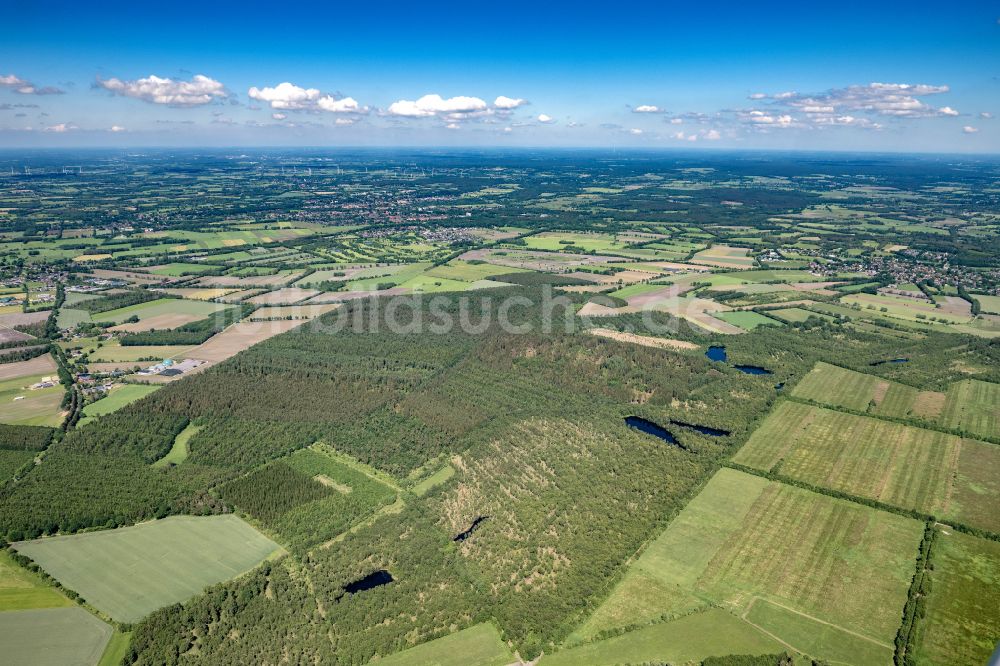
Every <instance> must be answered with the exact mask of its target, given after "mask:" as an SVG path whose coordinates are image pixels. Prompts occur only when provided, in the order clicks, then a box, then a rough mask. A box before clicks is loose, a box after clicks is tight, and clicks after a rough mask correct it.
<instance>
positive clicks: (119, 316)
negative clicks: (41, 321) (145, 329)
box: [91, 298, 232, 324]
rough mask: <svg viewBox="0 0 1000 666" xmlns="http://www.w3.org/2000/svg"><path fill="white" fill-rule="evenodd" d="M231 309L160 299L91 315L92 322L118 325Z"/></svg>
mask: <svg viewBox="0 0 1000 666" xmlns="http://www.w3.org/2000/svg"><path fill="white" fill-rule="evenodd" d="M230 307H232V306H231V305H224V304H221V303H209V302H206V301H194V300H187V299H183V298H160V299H157V300H155V301H147V302H145V303H139V304H138V305H130V306H128V307H124V308H118V309H117V310H109V311H107V312H98V313H96V314H93V315H91V318H92V319H93V320H94V321H102V322H104V321H110V322H112V323H115V324H120V323H122V322H123V321H125V320H126V319H130V318H132V317H138V318H139V321H142V320H143V319H149V318H150V317H155V316H157V315H165V314H192V315H198V316H201V317H207V316H209V315H210V314H212V313H214V312H218V311H220V310H225V309H226V308H230Z"/></svg>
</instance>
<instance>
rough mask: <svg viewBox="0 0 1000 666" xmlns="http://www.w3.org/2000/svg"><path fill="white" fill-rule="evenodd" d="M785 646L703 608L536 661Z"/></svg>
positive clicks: (674, 658) (654, 659)
mask: <svg viewBox="0 0 1000 666" xmlns="http://www.w3.org/2000/svg"><path fill="white" fill-rule="evenodd" d="M786 650H787V648H786V647H785V646H784V645H783V644H782V643H779V642H778V641H777V640H775V639H774V638H771V637H770V636H768V635H767V634H765V633H764V632H763V631H761V630H759V629H757V628H756V627H754V626H753V625H752V624H751V623H750V622H748V621H746V620H743V619H741V618H739V617H737V616H736V615H733V614H732V613H729V612H727V611H725V610H722V609H720V608H709V609H706V610H703V611H699V612H696V613H692V614H691V615H687V616H684V617H682V618H679V619H677V620H672V621H670V622H660V623H656V624H653V625H650V626H648V627H643V628H641V629H636V630H634V631H630V632H628V633H625V634H622V635H620V636H615V637H613V638H607V639H604V640H601V641H596V642H593V643H584V644H583V645H579V646H575V647H572V648H569V649H566V650H561V651H558V652H554V653H553V654H552V655H546V656H544V657H542V658H541V660H540V661H539V666H604V665H606V664H622V663H629V664H646V663H656V664H662V663H669V664H689V663H699V662H701V660H703V659H705V658H707V657H716V656H719V657H721V656H725V655H730V654H749V655H761V654H778V653H781V652H785V651H786Z"/></svg>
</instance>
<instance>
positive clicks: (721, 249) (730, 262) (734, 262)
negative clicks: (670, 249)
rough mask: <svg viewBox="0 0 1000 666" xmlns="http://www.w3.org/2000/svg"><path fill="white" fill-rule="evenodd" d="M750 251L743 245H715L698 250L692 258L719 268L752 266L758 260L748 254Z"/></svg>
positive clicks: (695, 261)
mask: <svg viewBox="0 0 1000 666" xmlns="http://www.w3.org/2000/svg"><path fill="white" fill-rule="evenodd" d="M749 253H750V251H749V250H748V249H746V248H742V247H731V246H728V245H713V246H712V247H710V248H708V249H705V250H701V251H700V252H696V253H695V255H694V257H692V258H691V263H693V264H702V265H706V266H717V267H719V268H737V269H739V268H752V267H753V266H754V265H755V264H756V262H755V261H754V258H753V257H750V256H747V255H749Z"/></svg>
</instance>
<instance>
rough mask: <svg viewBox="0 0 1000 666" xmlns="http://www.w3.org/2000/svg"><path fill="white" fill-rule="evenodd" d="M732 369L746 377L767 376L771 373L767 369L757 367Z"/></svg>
mask: <svg viewBox="0 0 1000 666" xmlns="http://www.w3.org/2000/svg"><path fill="white" fill-rule="evenodd" d="M733 367H734V368H736V369H737V370H739V371H740V372H745V373H746V374H748V375H769V374H771V371H770V370H768V369H767V368H762V367H760V366H759V365H734V366H733Z"/></svg>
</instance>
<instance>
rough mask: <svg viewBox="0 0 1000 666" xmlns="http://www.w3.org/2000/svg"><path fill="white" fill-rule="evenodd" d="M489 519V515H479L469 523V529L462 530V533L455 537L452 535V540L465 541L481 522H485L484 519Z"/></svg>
mask: <svg viewBox="0 0 1000 666" xmlns="http://www.w3.org/2000/svg"><path fill="white" fill-rule="evenodd" d="M488 519H489V516H479V517H478V518H476V519H475V520H473V521H472V524H471V525H469V529H467V530H465V531H464V532H462V533H460V534H456V535H455V536H454V537H452V539H451V540H452V541H465V540H466V539H468V538H469V536H470V535H471V534H472V532H473V531H474V530H475V529H476V528H477V527H479V523H481V522H483V521H484V520H488Z"/></svg>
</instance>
